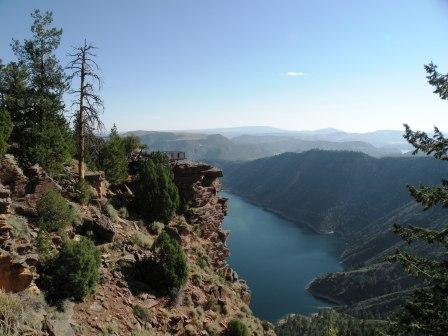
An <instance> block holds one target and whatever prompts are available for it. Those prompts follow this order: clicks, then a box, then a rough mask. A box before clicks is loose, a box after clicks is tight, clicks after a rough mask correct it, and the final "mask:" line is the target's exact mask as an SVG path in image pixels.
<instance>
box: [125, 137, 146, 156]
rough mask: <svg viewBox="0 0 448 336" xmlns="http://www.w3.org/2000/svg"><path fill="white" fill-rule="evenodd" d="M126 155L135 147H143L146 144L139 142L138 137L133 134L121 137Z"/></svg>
mask: <svg viewBox="0 0 448 336" xmlns="http://www.w3.org/2000/svg"><path fill="white" fill-rule="evenodd" d="M123 142H124V148H125V152H126V155H127V156H128V157H129V156H130V155H131V154H132V153H133V152H134V151H136V150H137V149H145V148H146V147H147V146H146V145H144V144H142V143H141V142H140V138H139V137H138V136H136V135H134V134H131V135H128V136H125V137H123Z"/></svg>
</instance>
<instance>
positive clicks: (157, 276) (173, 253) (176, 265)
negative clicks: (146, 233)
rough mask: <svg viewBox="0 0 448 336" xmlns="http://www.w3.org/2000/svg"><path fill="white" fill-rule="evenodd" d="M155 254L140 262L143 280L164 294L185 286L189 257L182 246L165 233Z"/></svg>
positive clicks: (155, 246) (155, 247) (158, 242)
mask: <svg viewBox="0 0 448 336" xmlns="http://www.w3.org/2000/svg"><path fill="white" fill-rule="evenodd" d="M152 250H153V254H152V256H151V257H149V258H146V259H144V260H142V261H141V262H140V265H139V268H140V272H141V274H142V277H143V279H144V280H145V281H146V282H147V283H148V284H149V285H150V286H152V287H153V288H155V289H156V290H158V291H159V292H161V293H162V294H168V293H170V292H172V291H173V290H176V289H179V288H181V287H182V286H183V285H185V283H186V281H187V276H188V267H187V257H186V256H185V253H184V251H183V250H182V247H181V246H180V244H179V243H178V242H177V241H176V240H175V239H173V238H172V237H170V236H169V235H168V234H167V233H165V232H163V233H162V234H161V235H160V236H159V237H158V238H157V240H156V241H155V243H154V245H153V247H152Z"/></svg>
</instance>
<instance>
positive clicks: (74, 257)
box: [39, 237, 101, 302]
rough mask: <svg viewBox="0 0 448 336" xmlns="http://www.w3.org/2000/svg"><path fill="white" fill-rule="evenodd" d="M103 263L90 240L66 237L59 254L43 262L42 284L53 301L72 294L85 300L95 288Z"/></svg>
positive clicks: (41, 266)
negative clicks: (68, 238)
mask: <svg viewBox="0 0 448 336" xmlns="http://www.w3.org/2000/svg"><path fill="white" fill-rule="evenodd" d="M100 265H101V258H100V252H99V250H98V249H97V248H96V247H95V245H94V244H93V242H92V241H91V240H90V239H88V238H85V237H82V238H81V240H79V241H72V240H66V241H64V243H63V246H62V248H61V250H60V252H59V253H58V254H57V255H56V256H55V257H53V258H51V259H49V260H47V261H46V262H45V263H41V264H40V266H39V274H40V278H39V285H40V286H41V287H43V288H44V289H45V291H46V297H47V299H48V300H49V301H50V302H54V301H59V300H63V299H67V298H71V297H73V298H74V299H76V300H82V299H84V298H85V297H86V296H87V295H89V294H90V293H92V292H93V290H94V289H95V287H96V285H97V283H98V280H99V277H100Z"/></svg>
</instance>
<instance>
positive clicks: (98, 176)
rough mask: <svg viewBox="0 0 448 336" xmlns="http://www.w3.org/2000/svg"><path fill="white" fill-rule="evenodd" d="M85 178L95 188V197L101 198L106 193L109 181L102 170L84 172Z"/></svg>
mask: <svg viewBox="0 0 448 336" xmlns="http://www.w3.org/2000/svg"><path fill="white" fill-rule="evenodd" d="M85 180H86V181H87V182H88V183H89V184H90V185H91V186H92V187H93V188H94V189H95V191H96V193H97V195H96V196H97V198H103V197H106V196H107V195H108V193H109V183H108V182H107V180H106V176H105V174H104V172H103V171H98V172H86V174H85Z"/></svg>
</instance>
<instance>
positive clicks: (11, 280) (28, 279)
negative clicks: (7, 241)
mask: <svg viewBox="0 0 448 336" xmlns="http://www.w3.org/2000/svg"><path fill="white" fill-rule="evenodd" d="M33 280H34V274H33V272H31V270H30V269H29V268H28V267H26V266H24V265H23V263H21V262H20V261H16V260H13V257H12V256H11V255H10V254H9V253H2V254H0V289H2V290H3V291H5V292H7V293H9V292H13V293H17V292H20V291H22V290H24V289H26V288H28V287H29V286H30V285H31V283H32V281H33Z"/></svg>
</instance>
